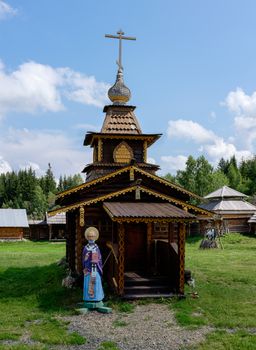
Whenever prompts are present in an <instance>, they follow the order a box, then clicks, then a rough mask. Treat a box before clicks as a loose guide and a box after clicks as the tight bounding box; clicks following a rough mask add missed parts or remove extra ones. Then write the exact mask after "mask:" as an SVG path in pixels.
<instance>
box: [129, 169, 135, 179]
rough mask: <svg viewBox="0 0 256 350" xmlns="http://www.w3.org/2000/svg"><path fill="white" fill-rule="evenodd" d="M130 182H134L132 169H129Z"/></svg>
mask: <svg viewBox="0 0 256 350" xmlns="http://www.w3.org/2000/svg"><path fill="white" fill-rule="evenodd" d="M130 181H134V168H131V169H130Z"/></svg>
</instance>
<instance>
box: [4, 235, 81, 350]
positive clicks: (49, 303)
mask: <svg viewBox="0 0 256 350" xmlns="http://www.w3.org/2000/svg"><path fill="white" fill-rule="evenodd" d="M64 255H65V244H63V243H62V244H60V243H57V244H53V243H49V242H36V243H34V242H17V243H14V242H11V243H0V320H1V322H0V340H2V341H3V340H18V339H19V338H20V336H21V335H22V334H23V333H24V331H25V330H26V332H28V333H29V334H30V336H31V338H32V339H34V340H38V341H40V342H41V343H47V344H81V343H82V341H83V342H84V341H85V340H82V339H81V337H80V336H79V335H78V334H76V333H73V334H72V333H71V334H70V333H68V332H67V326H66V325H64V324H61V323H60V322H57V321H56V320H55V317H56V316H58V315H65V314H68V313H70V312H72V310H73V306H74V305H75V303H76V302H77V301H78V300H79V294H81V291H80V290H78V291H77V290H68V289H64V288H62V287H61V280H62V278H63V276H64V275H65V271H64V270H63V268H61V267H58V266H57V265H56V262H57V261H58V260H59V259H60V258H62V257H63V256H64ZM5 346H6V345H5ZM17 346H18V345H17ZM20 346H21V345H20ZM43 348H44V347H43ZM10 349H12V347H10ZM13 349H16V348H15V347H14V348H13ZM17 349H19V347H18V348H17ZM21 349H22V347H21ZM29 349H30V348H29ZM0 350H1V348H0Z"/></svg>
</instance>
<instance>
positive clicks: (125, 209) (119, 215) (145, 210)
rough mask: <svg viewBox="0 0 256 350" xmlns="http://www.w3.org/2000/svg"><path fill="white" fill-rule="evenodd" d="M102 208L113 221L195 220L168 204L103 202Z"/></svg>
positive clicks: (191, 215)
mask: <svg viewBox="0 0 256 350" xmlns="http://www.w3.org/2000/svg"><path fill="white" fill-rule="evenodd" d="M103 208H104V209H105V211H106V212H107V213H108V215H109V216H110V217H111V219H112V220H113V221H119V220H120V219H127V220H128V219H135V220H139V219H145V218H146V219H151V220H152V221H154V220H156V221H157V220H159V219H162V220H163V221H164V220H167V221H172V220H175V219H178V220H179V221H182V220H187V219H195V215H193V214H190V213H188V212H187V211H185V210H182V209H180V208H177V207H175V206H174V205H172V204H170V203H152V202H151V203H145V202H138V203H134V202H104V203H103Z"/></svg>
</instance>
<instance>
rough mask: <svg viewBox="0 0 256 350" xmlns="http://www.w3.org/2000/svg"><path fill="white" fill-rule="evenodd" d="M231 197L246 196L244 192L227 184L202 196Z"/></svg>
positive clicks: (207, 197)
mask: <svg viewBox="0 0 256 350" xmlns="http://www.w3.org/2000/svg"><path fill="white" fill-rule="evenodd" d="M232 197H236V198H244V197H248V196H246V194H244V193H241V192H238V191H236V190H234V189H233V188H230V187H228V186H223V187H221V188H219V189H218V190H216V191H214V192H211V193H209V194H208V195H207V196H205V197H204V198H206V199H209V198H232Z"/></svg>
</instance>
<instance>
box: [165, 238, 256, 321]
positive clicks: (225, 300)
mask: <svg viewBox="0 0 256 350" xmlns="http://www.w3.org/2000/svg"><path fill="white" fill-rule="evenodd" d="M222 242H223V246H224V249H223V250H222V249H209V250H199V249H198V247H199V243H200V242H199V241H197V240H191V241H190V242H189V243H188V244H187V249H186V268H189V269H191V270H192V273H193V275H194V278H195V280H196V288H195V289H196V291H197V292H198V295H199V297H198V298H197V299H193V298H192V297H191V296H189V295H188V298H186V299H185V300H180V301H174V302H173V303H172V306H173V307H174V308H175V309H176V311H177V313H176V317H177V319H178V321H179V322H180V324H182V325H188V326H191V325H201V324H209V325H212V326H215V327H224V328H234V327H240V328H253V327H256V317H255V312H256V307H255V302H256V272H255V271H256V268H255V262H256V237H247V236H243V235H239V234H229V235H228V236H226V237H224V238H223V239H222ZM190 291H191V288H187V292H190ZM195 315H196V316H195Z"/></svg>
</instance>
